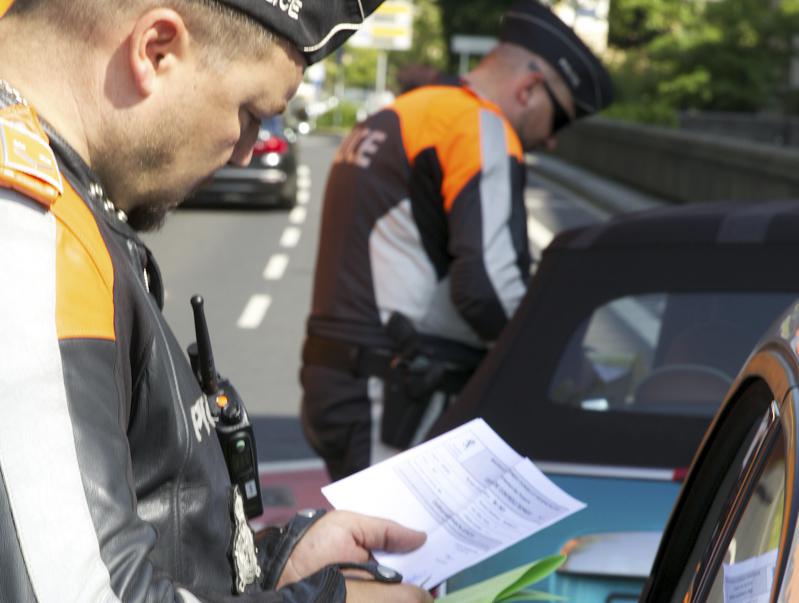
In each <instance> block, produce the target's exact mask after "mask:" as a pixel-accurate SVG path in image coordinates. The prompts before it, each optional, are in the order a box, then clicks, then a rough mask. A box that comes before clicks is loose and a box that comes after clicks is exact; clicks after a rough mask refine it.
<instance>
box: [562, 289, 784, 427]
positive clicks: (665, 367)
mask: <svg viewBox="0 0 799 603" xmlns="http://www.w3.org/2000/svg"><path fill="white" fill-rule="evenodd" d="M793 298H794V294H789V293H786V294H781V293H690V294H688V293H685V294H680V293H655V294H647V295H635V296H627V297H623V298H619V299H616V300H613V301H611V302H609V303H606V304H604V305H603V306H601V307H599V308H597V309H596V310H595V311H594V313H593V314H592V315H591V316H590V317H589V318H588V319H587V320H585V321H584V322H583V323H582V325H581V326H580V328H578V329H577V331H576V332H575V333H574V334H573V335H572V337H571V340H570V342H569V344H568V346H567V347H566V350H565V352H564V354H563V355H562V357H561V359H560V362H559V364H558V368H557V369H556V371H555V372H554V377H553V379H552V382H551V384H550V387H549V397H550V399H551V400H552V401H553V402H555V403H558V404H564V405H570V406H575V407H578V408H580V409H582V410H584V411H588V412H613V411H633V412H645V413H656V414H668V415H692V416H705V417H710V416H712V415H713V413H714V412H715V410H716V408H718V405H719V403H720V402H721V401H722V400H723V398H724V396H725V394H726V393H727V390H728V388H729V386H730V385H731V384H732V382H733V380H734V378H735V376H736V374H737V373H738V370H739V369H740V368H741V366H743V364H744V361H745V360H746V358H747V356H748V355H749V353H750V352H751V350H752V348H753V347H754V345H755V344H756V343H757V341H758V339H759V338H760V337H761V336H762V335H763V333H764V331H765V330H766V329H767V328H768V327H769V326H770V325H771V323H772V322H773V321H774V320H775V319H776V318H777V317H778V315H779V314H780V313H781V312H782V310H783V309H784V308H785V307H786V306H787V305H788V304H789V303H790V302H791V301H792V299H793Z"/></svg>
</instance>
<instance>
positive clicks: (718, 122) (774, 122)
mask: <svg viewBox="0 0 799 603" xmlns="http://www.w3.org/2000/svg"><path fill="white" fill-rule="evenodd" d="M679 123H680V129H682V130H686V131H688V132H695V133H697V134H711V135H717V136H725V137H733V138H739V139H743V140H749V141H751V142H762V143H764V144H771V145H777V146H786V147H790V146H794V147H799V117H785V116H783V115H778V114H775V113H754V114H753V113H731V112H722V111H691V112H687V113H681V114H680V116H679Z"/></svg>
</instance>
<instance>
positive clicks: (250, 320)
mask: <svg viewBox="0 0 799 603" xmlns="http://www.w3.org/2000/svg"><path fill="white" fill-rule="evenodd" d="M310 200H311V168H309V167H308V166H307V165H298V166H297V203H298V204H299V205H298V206H297V207H295V208H294V209H293V210H292V211H291V212H290V213H289V215H288V220H289V222H290V223H291V224H294V225H296V226H287V227H286V228H284V229H283V234H282V235H281V236H280V246H281V247H282V248H283V249H293V248H295V247H297V245H298V243H299V242H300V237H302V229H301V228H299V225H301V224H304V223H305V220H306V218H307V217H308V210H307V209H306V208H305V207H302V206H304V205H308V203H309V202H310ZM288 265H289V256H288V255H286V254H285V253H277V254H275V255H273V256H272V257H271V258H269V261H268V262H267V264H266V268H264V273H263V277H264V278H265V279H266V280H268V281H277V280H280V279H281V278H283V276H284V275H285V274H286V268H288ZM271 305H272V298H271V296H269V295H266V294H256V295H253V296H252V297H251V298H250V300H249V301H248V302H247V305H246V306H245V308H244V311H243V312H242V313H241V316H240V317H239V319H238V321H237V322H236V325H237V326H238V327H239V328H240V329H257V328H258V327H259V326H260V325H261V323H262V322H263V320H264V317H265V316H266V313H267V312H268V311H269V307H270V306H271Z"/></svg>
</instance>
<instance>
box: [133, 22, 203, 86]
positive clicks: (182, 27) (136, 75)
mask: <svg viewBox="0 0 799 603" xmlns="http://www.w3.org/2000/svg"><path fill="white" fill-rule="evenodd" d="M188 55H189V32H188V29H187V28H186V24H185V23H184V21H183V18H182V17H181V16H180V15H179V14H178V13H177V12H175V11H174V10H171V9H168V8H156V9H153V10H149V11H147V12H145V13H144V14H143V15H141V16H140V17H139V18H138V19H137V21H136V23H135V26H134V28H133V31H132V32H131V34H130V65H131V71H132V73H133V79H134V83H135V85H136V88H137V89H138V91H139V93H140V94H141V95H142V96H149V95H151V94H152V93H153V92H155V90H156V89H157V87H158V83H159V77H161V76H163V75H165V74H166V73H168V72H169V71H171V70H173V69H174V68H175V67H176V66H177V65H179V64H180V62H181V61H185V60H186V59H187V58H188Z"/></svg>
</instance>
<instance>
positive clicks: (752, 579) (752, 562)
mask: <svg viewBox="0 0 799 603" xmlns="http://www.w3.org/2000/svg"><path fill="white" fill-rule="evenodd" d="M776 568H777V549H774V550H772V551H768V552H767V553H763V554H762V555H758V556H757V557H752V558H751V559H747V560H746V561H741V562H739V563H731V564H727V563H725V564H724V603H768V600H769V598H770V596H771V585H772V584H773V583H774V571H775V570H776Z"/></svg>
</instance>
